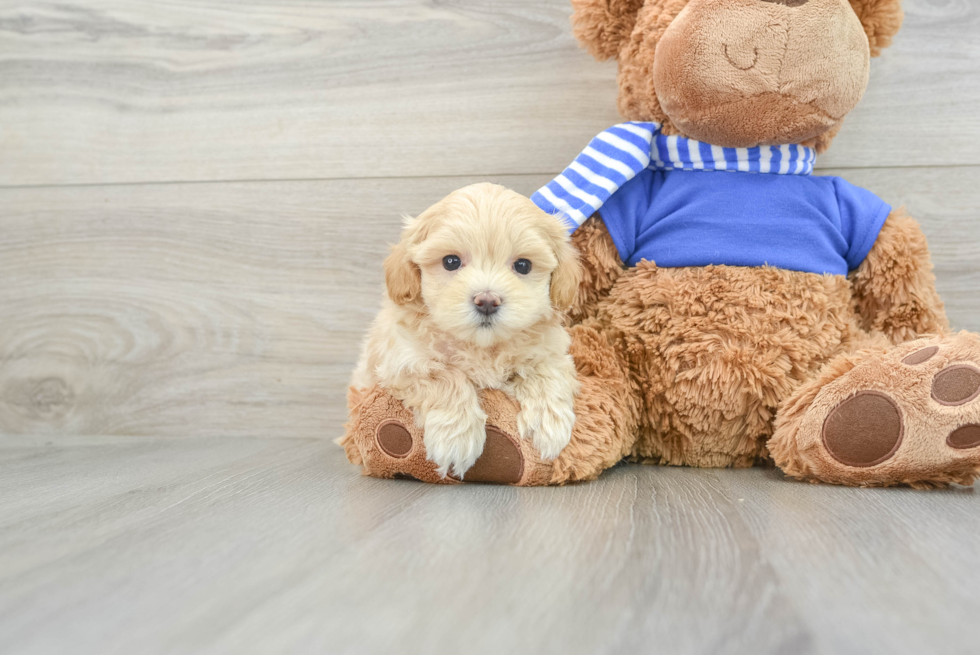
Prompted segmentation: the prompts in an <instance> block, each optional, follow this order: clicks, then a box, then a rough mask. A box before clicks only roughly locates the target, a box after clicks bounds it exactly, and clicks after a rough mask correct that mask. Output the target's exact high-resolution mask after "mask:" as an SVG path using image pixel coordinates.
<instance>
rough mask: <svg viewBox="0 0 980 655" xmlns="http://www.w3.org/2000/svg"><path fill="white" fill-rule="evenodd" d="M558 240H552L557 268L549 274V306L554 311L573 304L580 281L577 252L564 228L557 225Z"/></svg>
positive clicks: (580, 272) (580, 274) (580, 267)
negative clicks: (558, 231) (553, 307)
mask: <svg viewBox="0 0 980 655" xmlns="http://www.w3.org/2000/svg"><path fill="white" fill-rule="evenodd" d="M559 230H560V231H561V232H560V233H559V236H558V238H556V239H553V240H552V243H553V246H552V247H553V248H554V251H555V257H557V258H558V266H556V267H555V270H554V271H552V272H551V304H552V305H554V306H555V308H556V309H560V310H565V309H568V308H569V307H571V306H572V303H574V302H575V296H576V295H577V294H578V287H579V283H580V282H581V281H582V264H581V263H580V262H579V258H578V251H577V250H575V248H574V246H572V244H571V243H569V241H568V236H567V234H566V233H565V228H564V227H563V226H561V225H560V224H559Z"/></svg>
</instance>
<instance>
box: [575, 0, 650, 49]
mask: <svg viewBox="0 0 980 655" xmlns="http://www.w3.org/2000/svg"><path fill="white" fill-rule="evenodd" d="M644 2H645V0H572V8H573V9H574V12H573V13H572V29H573V31H574V32H575V38H576V39H578V41H579V43H581V44H582V45H583V46H585V47H586V48H587V49H588V51H589V52H590V53H591V54H592V56H593V57H595V58H596V59H598V60H600V61H605V60H606V59H612V58H614V57H616V55H617V54H619V48H620V46H621V45H622V44H623V42H624V41H626V39H628V38H629V36H630V33H631V32H632V31H633V26H634V25H636V15H637V14H638V13H639V11H640V9H641V8H642V7H643V3H644Z"/></svg>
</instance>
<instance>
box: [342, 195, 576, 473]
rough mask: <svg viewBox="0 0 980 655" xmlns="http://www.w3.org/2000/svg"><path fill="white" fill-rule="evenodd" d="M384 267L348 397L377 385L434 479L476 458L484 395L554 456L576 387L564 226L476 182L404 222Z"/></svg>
mask: <svg viewBox="0 0 980 655" xmlns="http://www.w3.org/2000/svg"><path fill="white" fill-rule="evenodd" d="M384 267H385V282H386V284H387V295H386V297H385V299H384V303H383V305H382V308H381V312H380V313H379V314H378V317H377V319H375V321H374V324H373V325H372V327H371V329H370V332H369V333H368V335H367V339H366V341H365V344H364V349H363V352H362V354H361V360H360V363H359V364H358V366H357V369H356V370H355V371H354V376H353V379H352V381H351V392H352V394H354V397H355V398H357V397H358V396H359V395H360V393H362V392H363V391H364V390H366V389H368V388H370V387H372V386H374V385H375V384H380V385H381V386H382V387H384V388H385V389H387V390H388V391H389V393H391V394H392V395H393V396H394V397H396V398H398V399H399V400H401V401H402V402H403V403H404V404H405V406H406V407H408V408H410V409H411V410H412V411H413V412H414V414H415V419H416V421H417V422H418V424H419V426H420V427H421V428H423V429H424V430H425V436H424V444H425V450H426V453H427V455H428V457H429V459H430V460H431V461H433V462H435V464H436V465H437V466H438V470H439V473H440V474H441V475H443V476H445V475H447V474H448V473H449V472H450V471H451V472H452V473H453V474H455V475H456V476H459V477H462V476H463V474H464V473H465V472H466V470H467V469H469V468H470V467H471V466H472V465H473V463H474V462H475V461H476V459H477V458H478V457H479V456H480V454H481V453H482V452H483V444H484V441H485V440H486V431H485V427H486V418H487V417H486V414H485V413H484V412H483V410H482V409H481V408H480V397H479V392H478V390H479V389H484V388H486V389H502V390H503V391H505V392H507V393H509V394H511V395H513V396H514V397H515V398H516V399H517V400H518V401H519V402H520V404H521V411H520V413H519V414H518V417H517V422H518V430H519V431H520V434H521V436H522V437H524V438H530V439H532V440H533V443H534V446H535V448H537V450H538V451H539V452H540V453H541V455H542V456H543V457H545V458H546V459H554V458H555V457H557V456H558V453H560V452H561V450H562V448H564V447H565V445H566V444H568V441H569V439H570V438H571V434H572V425H573V423H574V422H575V415H574V413H573V411H572V402H573V400H574V397H575V394H576V392H577V391H578V383H577V381H576V378H575V366H574V364H573V362H572V358H571V356H570V355H569V354H568V348H569V344H570V338H569V336H568V333H567V332H566V331H565V329H564V327H563V321H562V314H561V310H562V309H564V308H565V307H567V306H568V305H569V304H571V302H572V300H573V298H574V296H575V293H576V291H577V289H578V282H579V277H580V276H581V267H580V265H579V262H578V258H577V255H576V252H575V250H574V248H573V247H572V245H571V243H570V240H569V236H568V231H567V229H566V228H565V226H563V225H562V224H561V222H560V221H559V220H558V219H557V218H555V217H554V216H550V215H548V214H546V213H545V212H543V211H541V210H540V209H538V208H537V206H535V205H534V203H532V202H531V201H530V200H528V199H527V198H525V197H524V196H522V195H520V194H517V193H515V192H513V191H510V190H508V189H505V188H504V187H501V186H497V185H494V184H474V185H472V186H468V187H465V188H463V189H460V190H458V191H455V192H453V193H451V194H449V196H448V197H446V198H444V199H443V200H441V201H440V202H438V203H436V204H435V205H433V206H432V207H430V208H429V209H427V210H426V211H425V212H423V213H422V214H421V215H419V216H418V218H415V219H410V220H408V221H407V222H406V224H405V229H404V231H403V232H402V235H401V241H400V242H399V243H398V245H396V246H395V247H394V248H393V249H392V252H391V255H389V257H388V258H387V260H385V264H384Z"/></svg>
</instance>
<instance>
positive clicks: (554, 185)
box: [531, 122, 660, 231]
mask: <svg viewBox="0 0 980 655" xmlns="http://www.w3.org/2000/svg"><path fill="white" fill-rule="evenodd" d="M659 130H660V124H659V123H636V122H632V123H620V124H619V125H616V126H614V127H611V128H609V129H608V130H606V131H604V132H601V133H600V134H599V135H598V136H596V137H595V138H594V139H592V142H591V143H589V145H588V146H586V148H585V150H583V151H582V154H580V155H579V156H578V157H576V158H575V161H573V162H572V163H571V164H570V165H569V167H568V168H566V169H565V170H564V171H563V172H562V174H561V175H559V176H558V177H556V178H555V179H554V180H552V181H551V182H549V183H548V184H546V185H544V186H543V187H541V188H540V189H538V191H537V192H535V193H534V195H532V196H531V200H532V201H533V202H534V204H536V205H537V206H538V207H540V208H541V209H542V210H544V211H546V212H548V213H550V214H555V215H556V216H560V217H562V218H564V219H566V220H567V221H568V222H569V224H570V225H569V227H570V229H571V231H575V229H576V228H578V226H579V225H581V224H582V223H584V222H585V221H586V219H588V218H589V217H590V216H592V214H594V213H595V212H596V211H598V210H599V208H600V207H602V205H603V204H604V203H605V202H606V201H607V200H609V198H610V197H611V196H612V194H614V193H615V192H616V191H618V190H619V188H620V187H622V186H623V185H624V184H626V183H627V182H629V181H630V180H632V179H633V178H634V177H636V175H637V174H638V173H640V172H641V171H642V170H644V169H645V168H647V167H648V166H649V165H650V150H651V144H652V142H653V139H654V137H655V136H656V134H657V133H658V132H659Z"/></svg>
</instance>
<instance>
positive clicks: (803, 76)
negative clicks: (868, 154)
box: [653, 0, 870, 147]
mask: <svg viewBox="0 0 980 655" xmlns="http://www.w3.org/2000/svg"><path fill="white" fill-rule="evenodd" d="M869 59H870V50H869V46H868V40H867V37H866V36H865V33H864V29H863V27H862V26H861V23H860V21H859V20H858V18H857V16H856V15H855V14H854V11H853V9H851V7H850V4H849V3H848V0H690V2H689V3H688V5H687V6H686V7H685V8H684V9H683V10H682V11H681V13H680V14H679V15H678V16H677V18H676V19H675V20H674V22H673V23H672V24H671V25H670V27H669V28H668V29H667V30H666V32H664V33H663V35H662V36H661V37H660V40H659V42H658V43H657V49H656V57H655V59H654V66H653V74H654V87H655V89H656V94H657V98H658V100H659V101H660V106H661V108H662V109H663V111H664V112H665V113H666V114H667V116H668V117H669V118H670V119H671V121H672V122H673V124H674V126H675V127H677V128H678V129H679V130H680V131H681V133H682V134H684V136H688V137H691V138H694V139H698V140H700V141H707V142H709V143H712V144H714V145H719V146H724V147H752V146H756V145H760V144H773V145H782V144H789V143H800V142H803V141H806V140H808V139H812V138H815V137H817V136H819V135H820V134H822V133H824V132H826V131H828V130H830V129H832V128H833V127H834V126H836V125H837V124H838V123H839V122H840V121H841V120H842V119H843V117H844V115H846V114H847V113H848V112H849V111H850V110H851V109H852V108H853V107H854V106H855V105H856V104H857V102H858V101H859V100H860V99H861V96H862V95H863V93H864V88H865V86H866V85H867V81H868V69H869Z"/></svg>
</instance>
